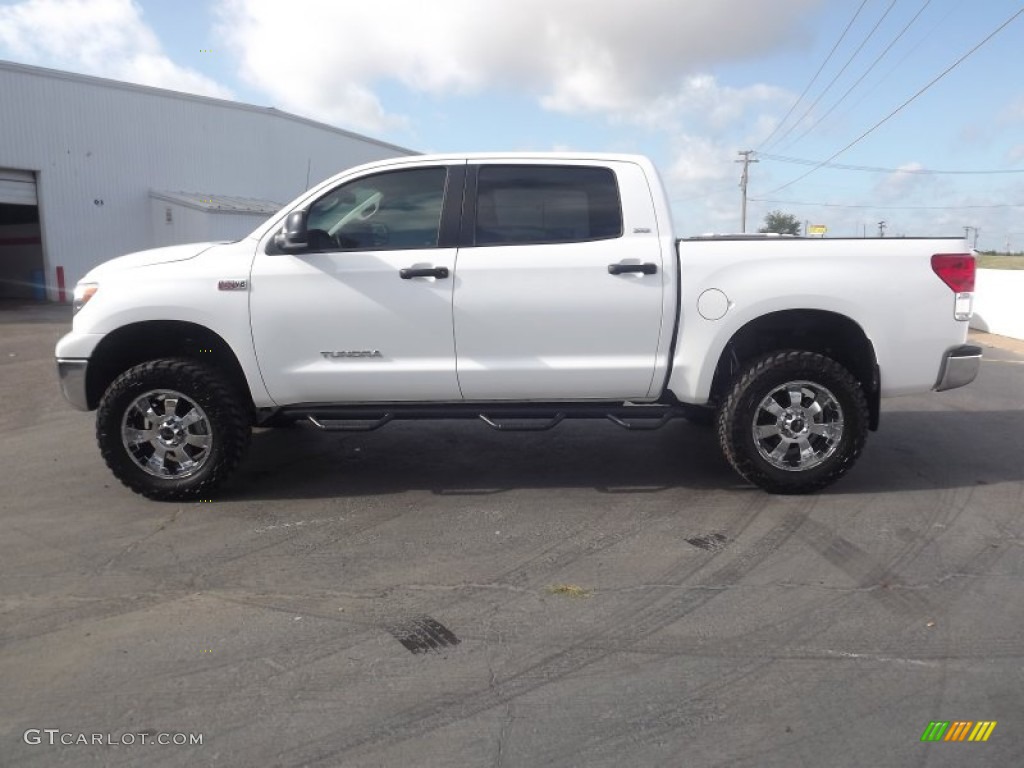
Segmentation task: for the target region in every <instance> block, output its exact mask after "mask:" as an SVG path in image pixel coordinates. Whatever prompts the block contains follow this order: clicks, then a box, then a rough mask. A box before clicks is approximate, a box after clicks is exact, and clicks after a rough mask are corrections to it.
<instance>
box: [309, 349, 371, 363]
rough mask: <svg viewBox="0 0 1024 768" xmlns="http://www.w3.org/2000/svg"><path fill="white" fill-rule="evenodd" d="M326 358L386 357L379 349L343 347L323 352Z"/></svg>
mask: <svg viewBox="0 0 1024 768" xmlns="http://www.w3.org/2000/svg"><path fill="white" fill-rule="evenodd" d="M320 354H321V355H323V356H324V359H325V360H337V359H339V358H354V357H384V355H382V354H381V353H380V350H379V349H342V350H337V351H334V352H321V353H320Z"/></svg>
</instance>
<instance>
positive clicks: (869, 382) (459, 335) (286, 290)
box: [56, 153, 981, 499]
mask: <svg viewBox="0 0 1024 768" xmlns="http://www.w3.org/2000/svg"><path fill="white" fill-rule="evenodd" d="M974 270H975V259H974V256H973V254H972V252H970V251H969V249H967V248H966V246H965V243H964V242H963V240H962V239H911V238H907V239H903V238H899V239H884V240H866V239H799V238H778V239H766V238H742V237H724V238H723V237H698V238H690V239H678V238H677V236H676V233H675V232H674V230H673V225H672V217H671V214H670V211H669V206H668V201H667V196H666V193H665V190H664V187H663V185H662V182H661V180H660V179H659V176H658V173H657V171H656V170H655V168H654V166H653V164H652V163H651V162H650V161H649V160H648V159H646V158H644V157H640V156H633V155H603V154H593V155H591V154H565V153H558V154H488V155H433V156H417V157H404V158H399V159H394V160H387V161H381V162H376V163H372V164H369V165H364V166H360V167H358V168H352V169H350V170H347V171H344V172H342V173H340V174H338V175H337V176H335V177H333V178H331V179H328V180H327V181H325V182H323V183H321V184H319V185H317V186H316V187H315V188H312V189H310V190H309V191H307V192H305V193H303V194H302V195H301V196H300V197H298V198H297V199H296V200H295V201H294V202H292V203H290V204H289V205H287V206H285V207H284V208H283V209H282V210H281V211H280V212H278V213H277V214H276V215H274V216H272V217H271V218H270V219H269V220H268V221H266V222H265V223H264V224H263V225H262V226H260V227H259V228H258V229H256V230H255V231H254V232H253V233H252V234H251V235H249V236H248V237H246V238H244V239H242V240H239V241H238V242H232V243H204V244H197V245H182V246H174V247H169V248H160V249H156V250H151V251H144V252H140V253H135V254H130V255H128V256H123V257H121V258H116V259H113V260H112V261H109V262H106V263H104V264H101V265H100V266H98V267H96V268H94V269H93V270H92V271H90V272H89V273H88V274H87V275H85V277H84V278H83V279H82V280H81V281H80V282H79V283H78V285H77V286H76V288H75V304H74V311H75V315H74V323H73V330H72V331H71V332H70V333H69V334H67V335H66V336H65V337H64V338H62V339H61V340H60V342H59V343H58V344H57V348H56V357H57V368H58V372H59V378H60V383H61V386H62V389H63V392H64V395H65V396H66V398H67V399H68V400H69V401H70V402H71V404H73V405H74V406H76V407H77V408H80V409H82V410H94V409H96V410H97V411H98V412H97V417H96V420H97V437H98V442H99V447H100V451H101V453H102V455H103V457H104V459H105V460H106V463H107V464H108V465H109V467H110V469H111V470H112V471H113V473H114V474H115V475H116V476H117V477H118V478H119V479H120V480H121V481H122V482H123V483H124V484H125V485H127V486H128V487H129V488H131V489H132V490H134V491H136V492H138V493H141V494H143V495H145V496H147V497H150V498H153V499H185V498H197V497H203V498H206V497H209V496H210V494H211V492H212V490H213V489H214V488H215V487H216V486H217V485H218V484H219V483H221V482H222V481H223V480H225V479H226V478H227V477H228V475H229V474H230V473H231V471H232V470H233V469H234V468H235V467H236V466H237V464H238V463H239V461H240V460H241V459H242V456H243V453H244V451H245V448H246V446H247V444H248V441H249V437H250V433H251V428H252V427H253V426H278V425H284V424H292V423H295V422H296V421H300V420H301V421H303V422H305V423H307V424H309V425H312V426H313V427H316V428H319V429H325V430H353V429H375V428H377V427H379V426H382V425H383V424H385V423H387V422H389V421H391V420H393V419H434V418H436V419H451V418H473V419H481V420H482V421H483V422H485V423H486V424H487V425H489V426H491V427H493V428H495V429H500V430H513V429H546V428H549V427H553V426H555V425H556V424H558V423H559V422H561V421H562V420H564V419H569V418H607V419H610V420H611V421H613V422H615V423H616V424H618V425H620V426H622V427H626V428H630V429H642V428H653V427H657V426H661V425H662V424H664V423H666V422H667V421H669V420H670V419H672V418H674V417H677V416H683V417H686V418H688V419H689V420H691V421H694V422H705V423H712V424H713V425H714V428H715V435H716V437H717V441H718V443H719V444H720V446H721V449H722V451H723V452H724V455H725V458H726V459H727V460H728V462H729V463H730V464H731V465H732V466H733V467H734V468H735V470H736V471H737V472H738V473H739V474H740V475H742V476H743V477H744V478H746V479H747V480H748V481H750V482H752V483H754V484H756V485H758V486H760V487H761V488H763V489H765V490H767V491H770V492H777V493H802V492H809V491H814V490H817V489H820V488H823V487H824V486H826V485H828V484H829V483H831V482H833V481H835V480H836V479H837V478H839V477H840V476H842V475H843V474H844V473H846V472H847V471H848V470H849V469H850V468H851V467H852V466H853V464H854V462H855V461H856V459H857V457H858V455H859V454H860V452H861V449H862V447H863V446H864V443H865V439H866V436H867V433H868V431H869V430H874V429H877V428H878V425H879V401H880V399H881V398H882V397H888V396H894V395H905V394H912V393H921V392H928V391H930V390H937V391H941V390H947V389H951V388H953V387H959V386H962V385H964V384H967V383H969V382H970V381H972V380H973V379H974V377H975V376H976V374H977V371H978V368H979V365H980V360H981V350H980V348H979V347H976V346H971V345H968V344H966V343H965V341H966V337H967V326H968V320H969V318H970V316H971V307H972V300H973V290H974ZM510 439H514V438H510Z"/></svg>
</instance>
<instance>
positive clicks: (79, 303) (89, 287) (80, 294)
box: [71, 283, 100, 315]
mask: <svg viewBox="0 0 1024 768" xmlns="http://www.w3.org/2000/svg"><path fill="white" fill-rule="evenodd" d="M99 289H100V285H99V283H79V284H78V285H76V286H75V301H74V304H72V307H73V310H72V312H71V314H72V315H77V314H78V310H80V309H81V308H82V307H84V306H85V303H86V302H87V301H89V299H91V298H92V297H93V296H94V295H95V294H96V291H98V290H99Z"/></svg>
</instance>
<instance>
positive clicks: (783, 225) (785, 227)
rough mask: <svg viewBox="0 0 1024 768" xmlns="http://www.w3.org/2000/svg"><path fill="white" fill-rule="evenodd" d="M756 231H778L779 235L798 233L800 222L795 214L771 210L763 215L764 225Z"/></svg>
mask: <svg viewBox="0 0 1024 768" xmlns="http://www.w3.org/2000/svg"><path fill="white" fill-rule="evenodd" d="M757 231H758V232H761V233H764V232H778V233H779V234H780V235H798V236H799V234H800V222H799V221H797V220H796V216H794V215H793V214H791V213H783V212H782V211H772V212H771V213H769V214H767V215H766V216H765V217H764V226H763V227H761V228H760V229H759V230H757Z"/></svg>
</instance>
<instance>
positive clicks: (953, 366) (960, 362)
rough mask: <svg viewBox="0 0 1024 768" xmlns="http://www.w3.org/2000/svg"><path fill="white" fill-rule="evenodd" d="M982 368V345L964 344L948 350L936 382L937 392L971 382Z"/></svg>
mask: <svg viewBox="0 0 1024 768" xmlns="http://www.w3.org/2000/svg"><path fill="white" fill-rule="evenodd" d="M980 369H981V347H976V346H974V345H972V344H964V345H962V346H959V347H955V348H954V349H951V350H949V351H948V352H946V354H945V355H943V357H942V366H941V367H940V368H939V380H938V381H937V382H936V383H935V388H934V389H935V391H936V392H944V391H945V390H947V389H956V388H957V387H962V386H965V385H967V384H970V383H971V382H972V381H974V378H975V377H976V376H977V375H978V371H979V370H980Z"/></svg>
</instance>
